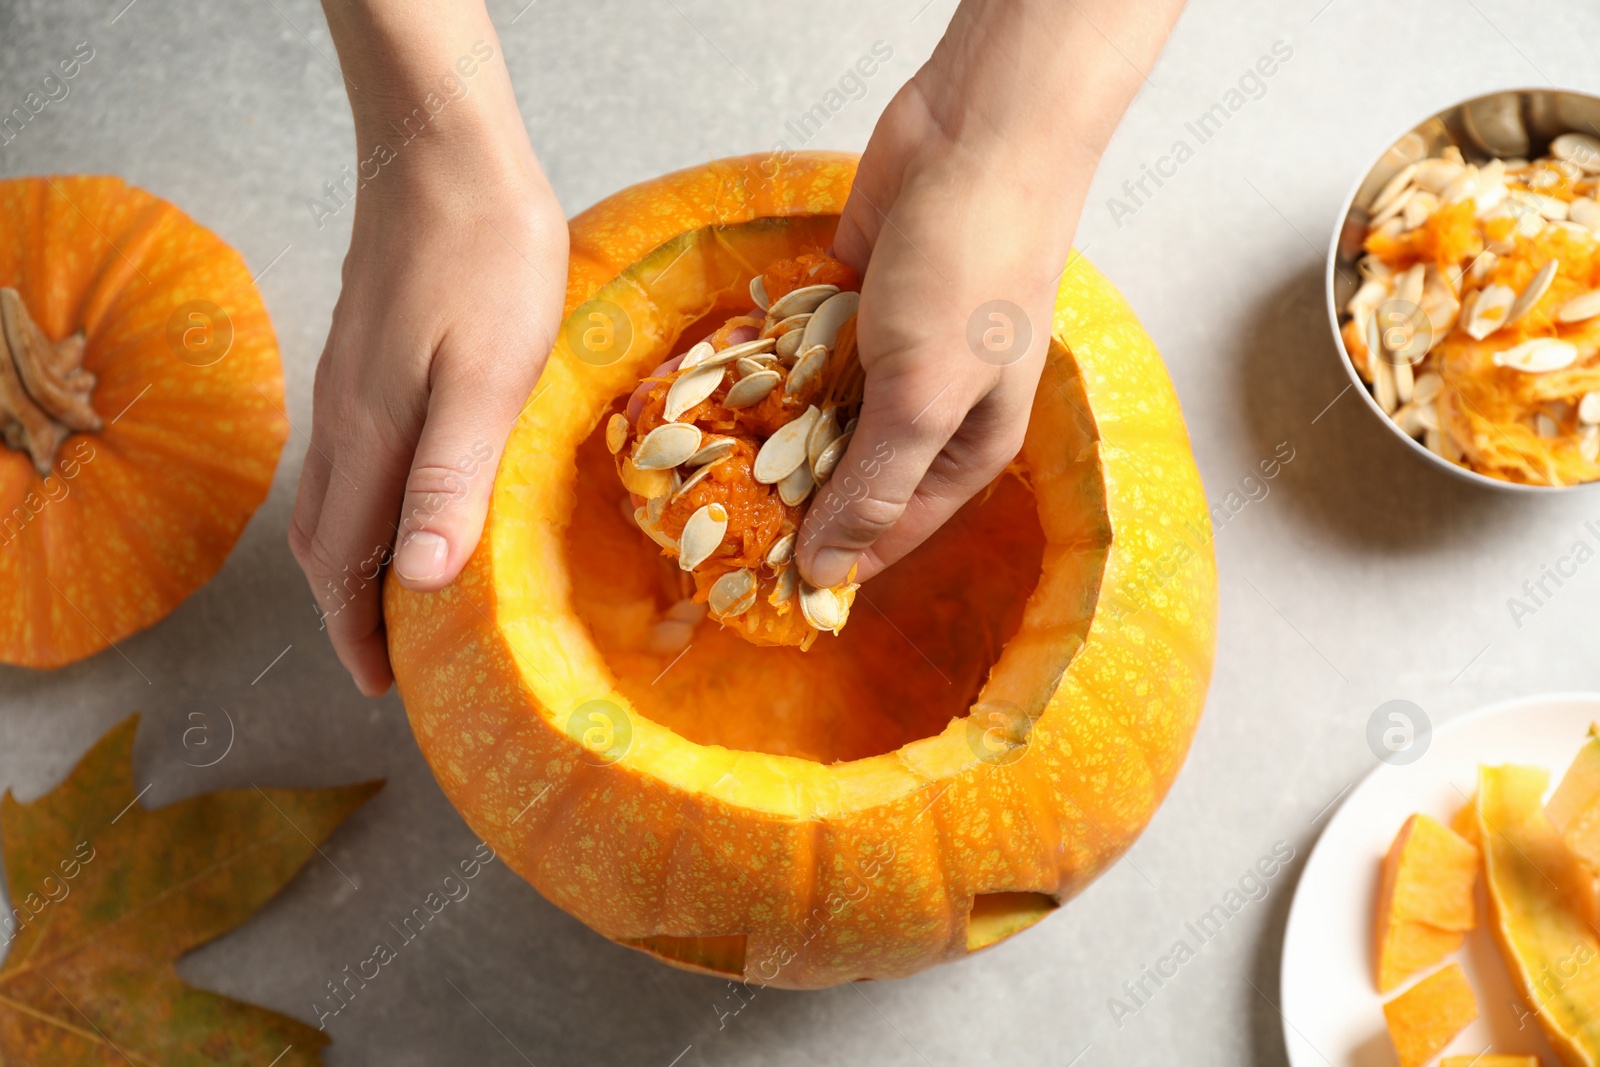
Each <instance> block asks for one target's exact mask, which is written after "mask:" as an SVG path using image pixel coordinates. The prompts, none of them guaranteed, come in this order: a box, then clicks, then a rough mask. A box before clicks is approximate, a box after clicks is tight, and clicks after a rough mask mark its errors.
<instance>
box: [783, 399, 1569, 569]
mask: <svg viewBox="0 0 1600 1067" xmlns="http://www.w3.org/2000/svg"><path fill="white" fill-rule="evenodd" d="M1595 395H1596V396H1600V393H1597V394H1595ZM799 536H800V534H799V531H798V530H790V531H789V532H788V533H786V534H784V535H783V536H782V537H780V538H778V539H777V540H776V541H774V542H772V547H771V548H769V549H767V555H766V564H767V566H769V567H773V568H777V567H781V566H783V565H784V564H785V563H788V562H789V561H790V560H791V559H793V558H794V543H795V541H796V540H797V539H798V538H799Z"/></svg>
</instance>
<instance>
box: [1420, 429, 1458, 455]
mask: <svg viewBox="0 0 1600 1067" xmlns="http://www.w3.org/2000/svg"><path fill="white" fill-rule="evenodd" d="M1422 440H1423V443H1424V444H1426V445H1427V446H1428V451H1429V452H1432V453H1433V454H1434V455H1436V456H1443V457H1444V458H1445V459H1448V460H1450V462H1452V463H1454V462H1455V457H1453V456H1452V455H1450V448H1449V445H1448V444H1447V442H1446V438H1445V435H1444V434H1443V433H1442V432H1440V431H1438V430H1429V431H1427V432H1426V433H1424V434H1423V435H1422Z"/></svg>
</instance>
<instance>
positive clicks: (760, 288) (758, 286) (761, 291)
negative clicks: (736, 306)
mask: <svg viewBox="0 0 1600 1067" xmlns="http://www.w3.org/2000/svg"><path fill="white" fill-rule="evenodd" d="M750 302H751V303H752V304H754V305H755V306H756V307H758V308H760V309H761V310H762V311H765V310H767V304H768V300H767V282H766V279H765V278H763V277H762V276H761V275H759V274H757V275H756V276H755V277H754V278H751V279H750Z"/></svg>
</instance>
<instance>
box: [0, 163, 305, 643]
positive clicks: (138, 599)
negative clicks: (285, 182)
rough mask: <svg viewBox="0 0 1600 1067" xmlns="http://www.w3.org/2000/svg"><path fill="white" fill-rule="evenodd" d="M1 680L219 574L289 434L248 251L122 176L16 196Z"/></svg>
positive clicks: (142, 616)
mask: <svg viewBox="0 0 1600 1067" xmlns="http://www.w3.org/2000/svg"><path fill="white" fill-rule="evenodd" d="M0 327H3V329H0V429H3V431H4V439H5V444H6V445H7V446H8V447H6V448H0V662H4V663H15V664H21V665H24V666H29V667H56V666H60V665H62V664H65V663H70V662H72V661H74V660H77V659H81V658H83V657H84V656H87V655H90V654H91V653H94V652H98V651H100V650H101V649H103V648H105V647H107V646H108V645H113V644H115V643H116V642H117V641H119V640H121V639H122V638H124V637H126V636H128V635H129V634H132V633H135V632H137V631H139V630H142V629H144V628H145V627H147V626H150V625H152V624H153V623H155V622H157V621H158V620H160V619H162V618H163V617H165V616H166V615H167V613H168V612H170V611H172V609H173V608H175V607H177V606H178V604H180V603H181V602H182V601H183V600H184V599H185V598H186V597H187V596H188V595H189V594H190V593H192V592H194V591H195V590H196V589H197V588H199V587H200V586H201V585H202V584H203V583H204V582H205V581H206V580H207V579H209V578H210V577H211V576H212V575H213V574H215V573H216V571H217V568H219V567H221V566H222V562H223V560H225V559H226V558H227V556H228V552H229V551H230V550H231V549H232V547H233V544H234V542H235V541H236V540H237V539H238V537H239V533H240V531H241V530H243V529H244V524H245V523H246V521H248V520H249V518H250V516H251V515H252V514H253V513H254V512H255V510H256V508H257V506H259V505H260V503H261V501H262V499H263V498H264V497H265V496H266V494H267V488H268V487H269V486H270V485H271V483H272V474H273V471H274V470H275V469H276V467H277V464H278V453H279V451H280V450H281V449H282V447H283V442H284V438H285V437H286V436H287V435H288V428H289V424H288V419H287V418H286V417H285V415H284V414H283V373H282V369H281V367H280V365H279V362H278V347H277V342H276V340H275V339H274V337H273V332H272V324H271V322H270V321H269V320H268V318H267V312H266V309H265V308H264V307H263V306H262V304H261V297H260V294H259V293H258V292H257V291H256V288H255V285H254V284H253V283H252V282H251V279H250V272H249V270H247V269H246V267H245V265H244V261H243V260H242V259H241V258H240V257H239V255H238V253H236V252H234V251H233V249H231V248H229V247H228V246H227V245H226V244H224V243H223V242H222V240H221V239H220V238H218V237H217V236H216V235H215V234H213V233H212V232H211V231H210V230H207V229H206V228H205V227H203V226H201V225H199V224H198V223H196V222H194V221H193V220H192V219H190V218H188V217H187V216H186V215H184V214H183V213H182V212H181V211H179V210H178V209H177V208H175V207H173V206H172V205H171V204H169V203H167V202H166V201H164V200H161V199H158V198H157V197H154V196H152V195H150V194H149V193H147V192H144V191H143V190H140V189H135V188H133V187H131V186H129V185H126V184H124V183H123V181H122V180H121V179H120V178H106V177H53V178H21V179H15V180H11V181H0Z"/></svg>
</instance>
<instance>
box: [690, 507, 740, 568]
mask: <svg viewBox="0 0 1600 1067" xmlns="http://www.w3.org/2000/svg"><path fill="white" fill-rule="evenodd" d="M727 532H728V509H727V508H725V507H723V506H722V505H721V504H718V503H715V502H713V503H710V504H706V505H705V506H703V507H701V508H698V509H697V510H696V511H695V513H694V514H693V515H690V516H689V521H688V522H686V523H684V524H683V536H682V537H681V538H679V539H678V540H679V543H678V567H679V568H680V569H682V570H686V571H692V570H694V569H695V568H696V567H698V566H700V564H702V563H704V562H705V561H706V560H708V559H710V558H711V553H713V552H715V551H716V550H717V548H718V546H720V545H721V544H722V537H723V535H724V534H726V533H727Z"/></svg>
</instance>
